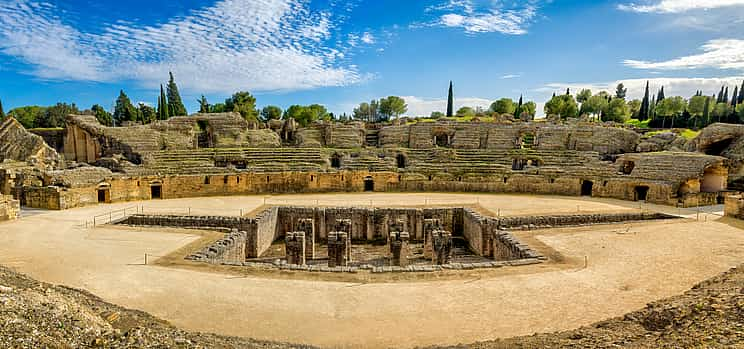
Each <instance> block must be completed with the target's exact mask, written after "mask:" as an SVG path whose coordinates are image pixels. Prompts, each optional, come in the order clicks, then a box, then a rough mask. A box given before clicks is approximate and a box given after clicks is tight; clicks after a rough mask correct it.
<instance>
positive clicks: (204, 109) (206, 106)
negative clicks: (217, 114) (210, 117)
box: [197, 95, 209, 114]
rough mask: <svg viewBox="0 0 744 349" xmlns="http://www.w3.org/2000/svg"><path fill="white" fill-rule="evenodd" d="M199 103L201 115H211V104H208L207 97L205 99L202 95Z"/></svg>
mask: <svg viewBox="0 0 744 349" xmlns="http://www.w3.org/2000/svg"><path fill="white" fill-rule="evenodd" d="M197 102H199V112H200V113H203V114H206V113H209V102H207V97H204V95H202V96H201V98H199V99H198V100H197Z"/></svg>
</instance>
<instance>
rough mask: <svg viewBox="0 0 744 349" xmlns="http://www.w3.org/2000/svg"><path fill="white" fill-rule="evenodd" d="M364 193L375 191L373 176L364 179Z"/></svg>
mask: <svg viewBox="0 0 744 349" xmlns="http://www.w3.org/2000/svg"><path fill="white" fill-rule="evenodd" d="M364 191H375V180H374V179H373V178H372V176H367V177H365V178H364Z"/></svg>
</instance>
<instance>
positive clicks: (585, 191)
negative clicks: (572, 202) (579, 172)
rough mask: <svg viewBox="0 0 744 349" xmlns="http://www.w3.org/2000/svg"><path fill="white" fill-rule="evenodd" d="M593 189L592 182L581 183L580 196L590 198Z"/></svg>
mask: <svg viewBox="0 0 744 349" xmlns="http://www.w3.org/2000/svg"><path fill="white" fill-rule="evenodd" d="M593 189H594V182H592V181H583V182H581V196H592V191H593Z"/></svg>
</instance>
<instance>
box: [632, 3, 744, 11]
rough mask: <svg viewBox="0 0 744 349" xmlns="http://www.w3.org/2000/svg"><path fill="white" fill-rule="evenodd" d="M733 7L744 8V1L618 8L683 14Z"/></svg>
mask: <svg viewBox="0 0 744 349" xmlns="http://www.w3.org/2000/svg"><path fill="white" fill-rule="evenodd" d="M731 6H744V0H661V1H658V0H656V1H652V2H648V3H645V4H638V3H629V4H621V5H618V8H619V9H621V10H624V11H633V12H641V13H681V12H687V11H691V10H709V9H715V8H722V7H731Z"/></svg>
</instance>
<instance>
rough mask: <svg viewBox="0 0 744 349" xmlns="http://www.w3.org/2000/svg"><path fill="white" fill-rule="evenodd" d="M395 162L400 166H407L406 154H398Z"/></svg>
mask: <svg viewBox="0 0 744 349" xmlns="http://www.w3.org/2000/svg"><path fill="white" fill-rule="evenodd" d="M395 162H396V163H397V165H398V168H406V156H405V155H403V154H398V155H397V156H396V157H395Z"/></svg>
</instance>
